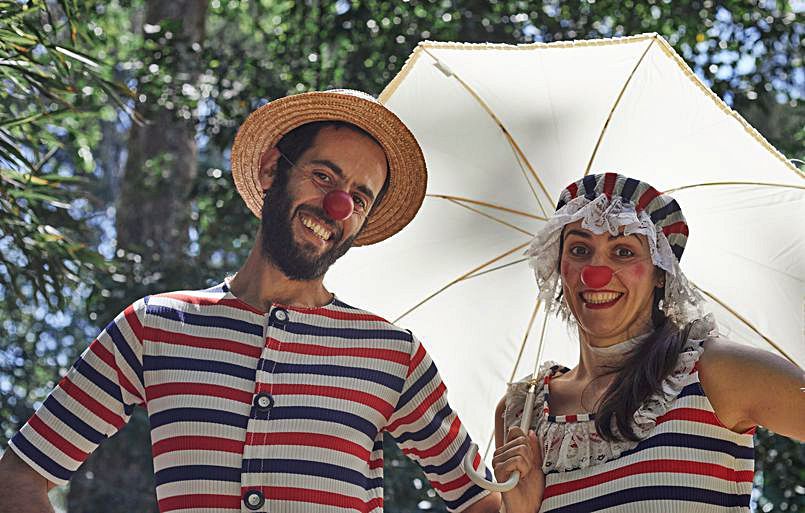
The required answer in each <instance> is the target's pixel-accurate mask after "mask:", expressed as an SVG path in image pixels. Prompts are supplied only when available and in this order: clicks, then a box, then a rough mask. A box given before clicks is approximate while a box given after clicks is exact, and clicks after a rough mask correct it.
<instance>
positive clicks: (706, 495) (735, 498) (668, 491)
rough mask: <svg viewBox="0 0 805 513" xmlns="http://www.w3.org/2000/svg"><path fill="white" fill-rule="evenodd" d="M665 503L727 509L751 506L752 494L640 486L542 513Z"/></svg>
mask: <svg viewBox="0 0 805 513" xmlns="http://www.w3.org/2000/svg"><path fill="white" fill-rule="evenodd" d="M560 497H561V496H560ZM663 500H667V501H684V502H690V503H697V502H698V503H704V504H715V505H717V506H724V507H727V508H737V507H748V506H749V495H748V494H746V495H738V494H730V493H722V492H716V491H713V490H703V489H701V488H693V487H689V486H640V487H632V488H628V489H626V490H622V491H619V492H614V493H609V494H606V495H602V496H600V497H596V498H594V499H589V500H586V501H581V502H576V503H574V504H571V505H569V506H565V507H560V508H554V509H547V510H540V511H546V512H547V511H550V512H552V513H585V512H588V511H598V510H602V509H606V508H614V507H617V506H621V505H624V504H631V503H635V502H640V501H663ZM690 509H691V511H695V510H696V508H695V506H694V504H691V505H690Z"/></svg>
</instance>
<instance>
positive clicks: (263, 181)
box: [258, 147, 280, 192]
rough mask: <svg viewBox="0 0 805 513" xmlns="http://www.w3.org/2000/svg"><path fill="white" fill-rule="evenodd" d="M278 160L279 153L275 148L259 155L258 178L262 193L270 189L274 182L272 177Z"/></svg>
mask: <svg viewBox="0 0 805 513" xmlns="http://www.w3.org/2000/svg"><path fill="white" fill-rule="evenodd" d="M279 159H280V151H279V150H278V149H277V148H276V147H275V148H269V149H268V150H266V151H264V152H263V154H262V155H260V171H258V177H259V179H260V187H261V188H262V189H263V192H265V191H267V190H268V189H269V188H271V184H272V182H273V181H274V176H275V173H276V171H277V163H278V162H279Z"/></svg>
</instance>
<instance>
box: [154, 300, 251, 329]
mask: <svg viewBox="0 0 805 513" xmlns="http://www.w3.org/2000/svg"><path fill="white" fill-rule="evenodd" d="M146 312H148V313H150V314H154V315H156V316H158V317H162V318H163V319H169V320H171V321H178V322H181V323H183V324H191V325H193V326H203V327H207V328H225V329H230V330H233V331H238V332H240V333H246V334H247V335H255V336H258V337H262V336H263V327H262V326H261V325H259V324H252V323H250V322H245V321H239V320H237V319H232V318H230V317H220V316H217V315H200V314H192V313H188V312H183V311H181V310H176V309H175V308H169V307H167V306H157V305H148V308H147V309H146Z"/></svg>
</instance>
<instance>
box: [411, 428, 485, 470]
mask: <svg viewBox="0 0 805 513" xmlns="http://www.w3.org/2000/svg"><path fill="white" fill-rule="evenodd" d="M470 443H472V442H471V440H470V437H469V435H466V436H464V441H463V442H461V445H460V446H459V448H458V450H457V451H456V453H455V454H453V456H452V457H451V458H450V459H449V460H447V461H445V462H444V463H442V464H441V465H425V466H423V467H422V472H424V473H426V474H436V475H439V476H443V475H444V474H447V473H448V472H451V471H453V470H455V469H457V468H458V467H459V465H461V460H463V459H464V455H465V454H467V451H468V450H469V448H470ZM487 477H488V476H487Z"/></svg>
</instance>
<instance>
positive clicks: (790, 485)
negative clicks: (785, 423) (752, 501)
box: [755, 429, 805, 513]
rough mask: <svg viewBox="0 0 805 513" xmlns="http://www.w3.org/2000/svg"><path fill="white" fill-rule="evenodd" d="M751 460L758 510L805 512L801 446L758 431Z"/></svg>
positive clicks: (804, 456) (804, 450)
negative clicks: (754, 461)
mask: <svg viewBox="0 0 805 513" xmlns="http://www.w3.org/2000/svg"><path fill="white" fill-rule="evenodd" d="M755 460H756V464H755V470H756V471H757V474H756V475H755V482H756V484H757V485H758V489H759V491H760V492H761V495H760V497H758V499H757V506H758V510H759V511H763V512H764V513H770V512H775V513H776V512H778V511H786V512H797V511H799V512H802V511H805V444H803V443H801V442H795V441H794V440H791V439H790V438H786V437H784V436H780V435H776V434H774V433H772V432H771V431H768V430H766V429H758V431H757V433H756V434H755Z"/></svg>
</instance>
